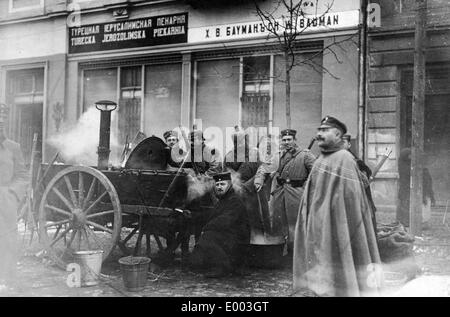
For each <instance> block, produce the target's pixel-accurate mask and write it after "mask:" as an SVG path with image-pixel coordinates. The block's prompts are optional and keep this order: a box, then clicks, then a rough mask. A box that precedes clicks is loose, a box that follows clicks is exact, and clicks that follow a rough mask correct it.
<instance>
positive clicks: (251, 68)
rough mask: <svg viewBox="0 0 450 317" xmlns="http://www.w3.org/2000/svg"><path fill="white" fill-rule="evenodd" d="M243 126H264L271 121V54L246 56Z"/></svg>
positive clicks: (244, 66)
mask: <svg viewBox="0 0 450 317" xmlns="http://www.w3.org/2000/svg"><path fill="white" fill-rule="evenodd" d="M243 69H244V89H243V95H242V126H243V127H244V128H247V127H264V126H267V124H268V121H269V103H270V56H255V57H253V56H252V57H245V58H244V65H243Z"/></svg>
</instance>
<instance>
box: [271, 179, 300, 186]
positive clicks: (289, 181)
mask: <svg viewBox="0 0 450 317" xmlns="http://www.w3.org/2000/svg"><path fill="white" fill-rule="evenodd" d="M277 183H278V185H280V186H283V185H284V184H289V185H291V186H292V187H302V186H303V185H304V184H305V181H304V180H301V179H289V178H287V179H284V178H281V177H277Z"/></svg>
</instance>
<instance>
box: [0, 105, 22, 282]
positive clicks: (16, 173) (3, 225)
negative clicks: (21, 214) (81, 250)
mask: <svg viewBox="0 0 450 317" xmlns="http://www.w3.org/2000/svg"><path fill="white" fill-rule="evenodd" d="M8 114H9V108H8V106H6V105H5V104H0V285H1V284H4V283H8V284H12V283H13V282H14V279H15V277H16V269H17V268H16V262H17V209H18V206H19V203H20V200H21V199H22V198H23V197H24V196H25V193H26V188H27V184H28V181H29V176H28V172H27V170H26V169H25V164H24V160H23V156H22V153H21V150H20V145H19V144H17V143H15V142H13V141H11V140H9V139H8V138H7V137H6V131H5V124H6V122H7V120H8Z"/></svg>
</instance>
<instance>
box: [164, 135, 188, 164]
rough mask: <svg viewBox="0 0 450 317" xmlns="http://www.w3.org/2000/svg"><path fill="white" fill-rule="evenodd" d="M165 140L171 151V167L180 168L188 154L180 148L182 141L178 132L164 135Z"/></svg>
mask: <svg viewBox="0 0 450 317" xmlns="http://www.w3.org/2000/svg"><path fill="white" fill-rule="evenodd" d="M163 136H164V140H165V142H166V144H167V146H168V148H169V150H170V156H169V165H170V166H171V167H175V168H178V167H180V166H181V164H182V163H183V161H184V160H185V158H186V156H187V152H186V151H185V150H183V149H182V148H181V147H180V142H179V141H180V139H179V134H178V132H177V131H174V130H169V131H166V132H164V134H163Z"/></svg>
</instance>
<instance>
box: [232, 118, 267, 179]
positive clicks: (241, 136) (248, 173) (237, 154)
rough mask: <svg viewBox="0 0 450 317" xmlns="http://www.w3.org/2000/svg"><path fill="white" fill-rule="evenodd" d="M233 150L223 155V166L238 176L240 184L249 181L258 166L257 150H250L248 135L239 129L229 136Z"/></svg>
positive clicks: (236, 128)
mask: <svg viewBox="0 0 450 317" xmlns="http://www.w3.org/2000/svg"><path fill="white" fill-rule="evenodd" d="M231 137H232V140H233V149H232V150H231V151H229V152H228V153H227V154H226V155H225V159H224V162H223V164H224V166H225V167H226V168H227V169H230V170H233V171H235V172H236V173H238V174H239V180H240V181H241V182H242V184H244V183H246V182H248V181H250V180H251V179H252V178H253V177H254V176H255V174H256V171H257V170H258V167H259V165H260V164H261V163H260V162H259V160H258V150H257V149H256V148H254V149H252V148H250V144H249V143H250V140H249V134H247V133H245V132H244V131H243V130H241V129H240V128H239V127H237V126H236V127H235V132H234V133H233V134H232V135H231Z"/></svg>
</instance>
